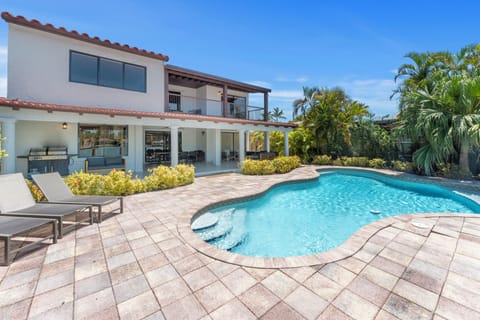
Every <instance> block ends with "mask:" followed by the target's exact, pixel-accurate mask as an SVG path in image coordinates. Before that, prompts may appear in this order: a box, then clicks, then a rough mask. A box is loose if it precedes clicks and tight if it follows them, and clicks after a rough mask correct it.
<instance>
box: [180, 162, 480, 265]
mask: <svg viewBox="0 0 480 320" xmlns="http://www.w3.org/2000/svg"><path fill="white" fill-rule="evenodd" d="M303 168H308V169H310V170H311V172H310V173H314V175H311V176H310V177H305V178H296V179H285V180H283V181H278V182H275V183H271V184H270V185H268V186H266V188H264V189H262V190H256V191H257V192H251V193H249V194H247V195H242V196H240V197H232V198H228V199H225V200H222V201H216V202H211V203H208V204H206V205H204V206H203V207H202V209H200V210H197V211H196V212H193V213H192V212H185V214H184V215H183V216H182V217H181V219H180V221H179V222H178V224H177V231H178V233H179V235H180V236H181V237H182V238H183V239H184V240H185V242H186V243H188V244H189V245H190V246H191V247H192V248H194V249H195V250H196V251H198V252H200V253H202V254H204V255H206V256H208V257H210V258H212V259H216V260H220V261H223V262H227V263H231V264H235V265H239V266H245V267H252V268H297V267H308V266H315V265H323V264H326V263H330V262H335V261H338V260H343V259H345V258H348V257H350V256H352V255H354V254H355V253H357V252H358V251H359V250H361V249H362V248H363V247H364V246H365V244H366V243H367V242H368V240H370V238H372V237H373V236H374V235H376V234H377V233H379V232H380V231H381V230H382V229H385V228H387V227H390V226H393V227H395V224H397V223H398V224H402V225H403V226H407V225H408V224H410V225H408V226H407V227H406V228H407V229H408V228H413V229H418V228H417V227H415V226H413V225H412V224H411V222H413V221H414V220H415V221H417V220H418V219H434V218H438V217H476V218H479V215H478V214H461V213H419V214H416V213H411V214H404V215H398V216H392V217H387V218H383V219H381V220H377V221H374V222H372V223H370V224H368V225H365V226H363V227H362V228H360V229H359V230H357V231H356V232H355V233H354V234H353V235H352V236H350V237H349V238H348V239H347V240H346V241H345V242H344V243H342V244H341V245H340V246H338V247H336V248H333V249H331V250H328V251H324V252H320V253H317V254H312V255H306V256H293V257H278V258H260V257H251V256H244V255H240V254H236V253H232V252H229V251H225V250H222V249H218V248H217V247H215V246H212V245H210V244H208V243H207V242H205V241H203V240H202V239H200V238H199V237H198V236H197V235H196V234H195V233H194V232H193V231H192V229H191V221H192V220H193V219H194V218H195V217H196V216H198V215H199V214H202V213H203V212H206V211H207V210H210V209H212V208H215V207H218V206H222V205H225V204H231V203H235V202H238V201H243V200H246V199H251V198H257V197H261V196H262V195H263V194H265V193H266V192H268V191H269V190H270V189H272V188H273V187H276V186H279V185H282V184H288V183H298V182H302V181H312V180H315V179H317V178H318V177H319V176H320V174H321V171H322V170H328V169H332V170H333V169H334V170H337V169H346V170H365V171H370V172H374V173H380V174H384V175H386V176H389V177H393V178H398V179H402V180H410V179H403V177H404V175H405V173H402V172H398V171H393V170H388V169H372V168H357V167H336V166H303ZM296 170H298V169H296ZM412 176H413V175H412ZM286 178H289V176H286ZM419 178H420V179H419ZM419 178H415V179H412V180H414V181H416V182H426V181H425V180H424V179H422V178H423V177H419ZM412 180H410V181H412ZM427 181H428V180H427ZM429 181H430V182H427V183H430V184H431V183H435V182H433V181H431V180H429ZM442 186H444V185H442ZM430 231H431V230H430ZM385 244H386V243H385Z"/></svg>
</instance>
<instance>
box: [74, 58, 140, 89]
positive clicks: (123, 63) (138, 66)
mask: <svg viewBox="0 0 480 320" xmlns="http://www.w3.org/2000/svg"><path fill="white" fill-rule="evenodd" d="M72 53H74V54H78V55H84V56H89V57H93V58H95V59H96V60H97V67H96V68H97V79H96V83H91V82H85V81H77V80H73V79H72ZM101 59H103V60H107V61H112V62H116V63H121V64H122V87H121V88H119V87H115V86H108V85H104V84H100V60H101ZM126 65H129V66H132V67H136V68H140V69H143V71H144V72H143V83H144V88H143V90H136V89H132V88H127V87H125V66H126ZM68 81H69V82H73V83H82V84H89V85H94V86H99V87H104V88H113V89H120V90H127V91H134V92H143V93H146V92H147V67H146V66H141V65H138V64H134V63H129V62H123V61H119V60H115V59H110V58H106V57H101V56H96V55H93V54H89V53H84V52H80V51H75V50H70V52H69V68H68Z"/></svg>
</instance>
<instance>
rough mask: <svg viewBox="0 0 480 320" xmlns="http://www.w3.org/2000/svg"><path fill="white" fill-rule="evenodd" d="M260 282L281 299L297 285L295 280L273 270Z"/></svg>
mask: <svg viewBox="0 0 480 320" xmlns="http://www.w3.org/2000/svg"><path fill="white" fill-rule="evenodd" d="M262 284H263V285H264V286H265V287H267V288H268V289H269V290H270V291H272V292H273V293H275V294H276V295H277V296H278V297H280V298H281V299H284V298H285V297H286V296H288V295H289V294H290V293H291V292H292V291H293V290H295V288H297V287H298V286H299V284H298V283H297V282H296V281H295V280H293V279H292V278H290V277H289V276H287V275H285V274H284V273H283V272H281V271H275V272H274V273H272V274H271V275H269V276H268V277H267V278H265V279H263V281H262Z"/></svg>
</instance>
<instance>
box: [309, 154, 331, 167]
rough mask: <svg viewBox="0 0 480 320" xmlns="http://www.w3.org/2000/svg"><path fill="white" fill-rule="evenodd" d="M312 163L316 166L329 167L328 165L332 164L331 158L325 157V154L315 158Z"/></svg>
mask: <svg viewBox="0 0 480 320" xmlns="http://www.w3.org/2000/svg"><path fill="white" fill-rule="evenodd" d="M312 163H313V164H318V165H329V164H332V157H330V156H327V155H326V154H322V155H319V156H315V158H313V161H312Z"/></svg>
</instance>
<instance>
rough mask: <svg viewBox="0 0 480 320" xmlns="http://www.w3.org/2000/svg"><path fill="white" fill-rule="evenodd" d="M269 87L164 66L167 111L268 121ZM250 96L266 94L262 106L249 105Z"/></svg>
mask: <svg viewBox="0 0 480 320" xmlns="http://www.w3.org/2000/svg"><path fill="white" fill-rule="evenodd" d="M270 91H271V90H270V89H268V88H263V87H259V86H256V85H252V84H248V83H243V82H238V81H235V80H230V79H227V78H222V77H218V76H214V75H210V74H206V73H202V72H198V71H194V70H189V69H185V68H181V67H176V66H172V65H166V66H165V111H167V112H184V113H190V114H200V115H206V116H216V117H226V118H237V119H247V120H254V121H267V120H268V117H267V115H268V93H269V92H270ZM251 93H257V94H258V93H260V94H263V97H264V99H263V106H250V105H249V104H248V100H249V99H248V97H249V94H251Z"/></svg>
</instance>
